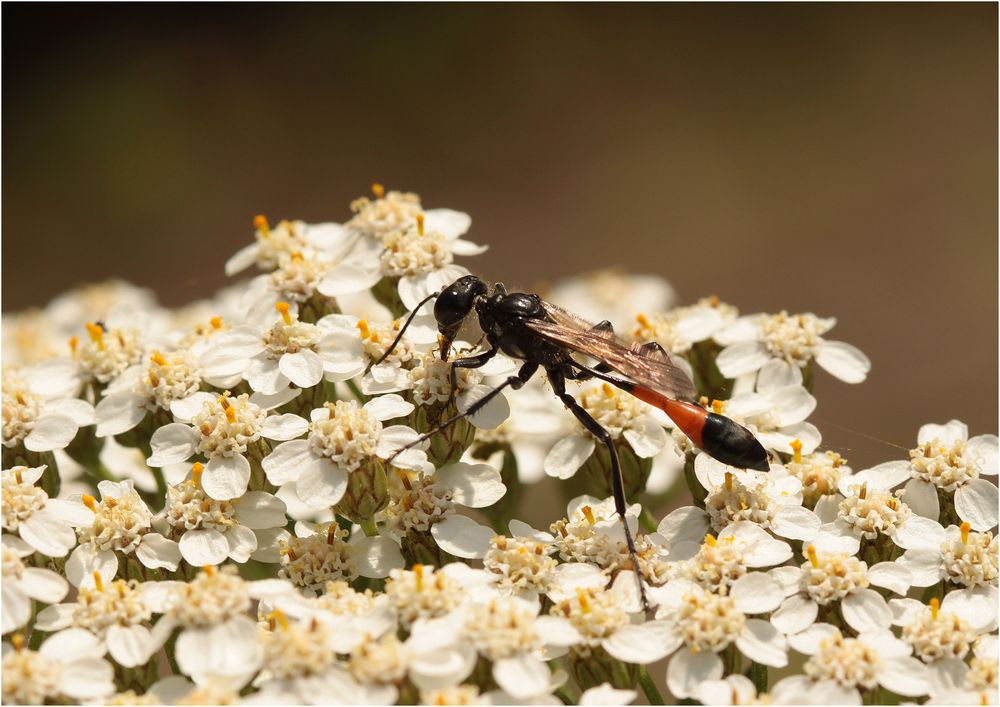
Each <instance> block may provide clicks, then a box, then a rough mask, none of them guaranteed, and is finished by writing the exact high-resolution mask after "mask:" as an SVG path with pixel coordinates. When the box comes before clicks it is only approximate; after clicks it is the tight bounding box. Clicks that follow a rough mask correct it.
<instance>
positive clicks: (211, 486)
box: [201, 454, 250, 501]
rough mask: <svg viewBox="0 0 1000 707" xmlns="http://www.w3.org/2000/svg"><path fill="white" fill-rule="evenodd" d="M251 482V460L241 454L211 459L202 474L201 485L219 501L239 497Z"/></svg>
mask: <svg viewBox="0 0 1000 707" xmlns="http://www.w3.org/2000/svg"><path fill="white" fill-rule="evenodd" d="M249 483H250V462H248V461H247V460H246V457H244V456H243V455H241V454H237V455H236V456H234V457H214V458H212V459H210V460H209V462H208V465H207V466H205V471H204V473H203V474H202V476H201V487H202V488H203V489H204V490H205V493H207V494H208V495H209V496H211V497H212V498H214V499H215V500H217V501H228V500H230V499H233V498H239V497H240V496H242V495H243V494H244V493H246V490H247V484H249Z"/></svg>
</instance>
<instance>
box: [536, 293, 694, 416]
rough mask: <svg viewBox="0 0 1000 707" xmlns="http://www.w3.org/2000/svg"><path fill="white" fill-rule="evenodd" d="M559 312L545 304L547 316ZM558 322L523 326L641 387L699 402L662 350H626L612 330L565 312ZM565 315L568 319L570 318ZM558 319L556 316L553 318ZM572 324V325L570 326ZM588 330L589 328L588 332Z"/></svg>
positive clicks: (633, 347) (635, 346) (638, 346)
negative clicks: (598, 362)
mask: <svg viewBox="0 0 1000 707" xmlns="http://www.w3.org/2000/svg"><path fill="white" fill-rule="evenodd" d="M550 307H551V309H556V310H557V309H558V308H555V307H553V306H552V305H549V304H548V303H546V307H545V309H546V312H547V313H549V314H550V316H552V311H551V310H550ZM558 313H559V314H558V319H560V320H562V322H561V323H560V322H559V321H554V322H548V321H544V320H542V319H527V320H525V321H524V325H525V326H526V327H528V328H529V329H531V330H532V331H534V332H535V333H536V334H538V335H539V336H541V337H543V338H545V339H548V340H549V341H553V342H555V343H557V344H561V345H563V346H565V347H567V348H569V349H572V350H573V351H577V352H579V353H582V354H586V355H588V356H593V357H594V358H596V359H599V360H600V361H603V362H604V363H606V364H608V365H609V366H610V367H611V368H613V369H614V370H616V371H618V372H619V373H621V374H623V375H626V376H628V377H629V378H631V379H632V380H633V381H635V382H636V383H638V384H639V385H641V386H645V387H647V388H652V389H653V390H656V391H659V392H660V393H663V394H665V395H668V396H670V397H671V398H677V399H680V400H696V399H697V397H698V391H697V389H696V388H695V387H694V384H693V383H692V382H691V379H690V378H689V377H688V375H687V373H685V372H684V371H683V370H682V369H681V368H679V367H678V366H677V365H676V364H675V363H674V362H673V361H671V360H670V355H669V354H667V353H666V352H665V351H663V350H662V349H659V350H647V349H642V344H632V345H631V346H626V345H625V344H623V343H622V342H621V341H619V340H618V339H617V338H616V337H615V335H614V334H613V333H612V332H611V331H610V330H609V329H595V328H594V327H593V326H592V325H590V324H589V323H587V322H586V321H584V320H583V319H580V318H579V317H577V316H576V315H573V314H570V313H569V312H566V311H565V310H558ZM563 315H568V318H567V317H566V316H563ZM552 318H553V319H557V316H552ZM571 322H572V324H571ZM585 327H589V328H585Z"/></svg>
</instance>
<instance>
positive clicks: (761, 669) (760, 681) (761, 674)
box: [747, 662, 767, 695]
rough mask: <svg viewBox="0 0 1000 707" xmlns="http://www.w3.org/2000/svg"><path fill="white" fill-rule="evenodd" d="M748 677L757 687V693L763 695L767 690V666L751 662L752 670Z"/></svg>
mask: <svg viewBox="0 0 1000 707" xmlns="http://www.w3.org/2000/svg"><path fill="white" fill-rule="evenodd" d="M747 677H748V678H750V680H751V681H752V682H753V686H754V687H755V688H757V694H758V695H763V694H764V693H765V692H767V666H766V665H761V664H760V663H757V662H752V663H750V670H749V671H748V673H747Z"/></svg>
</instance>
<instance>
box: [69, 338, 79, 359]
mask: <svg viewBox="0 0 1000 707" xmlns="http://www.w3.org/2000/svg"><path fill="white" fill-rule="evenodd" d="M79 345H80V338H79V337H76V336H71V337H69V351H70V353H71V354H73V355H74V356H76V347H77V346H79Z"/></svg>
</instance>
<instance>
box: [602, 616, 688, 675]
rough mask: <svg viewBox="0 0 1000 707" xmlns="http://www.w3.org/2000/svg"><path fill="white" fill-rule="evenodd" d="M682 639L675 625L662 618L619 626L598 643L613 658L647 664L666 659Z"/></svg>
mask: <svg viewBox="0 0 1000 707" xmlns="http://www.w3.org/2000/svg"><path fill="white" fill-rule="evenodd" d="M681 643H683V640H682V639H681V637H680V634H679V633H678V632H677V630H676V628H675V627H674V626H672V625H671V624H668V623H667V622H665V621H647V622H646V623H643V624H630V625H627V626H622V627H621V628H620V629H618V630H617V631H615V632H614V633H613V634H612V635H611V636H610V637H608V638H606V639H604V641H603V642H602V645H603V646H604V649H605V650H606V651H607V652H608V653H610V654H611V656H612V657H613V658H617V659H618V660H622V661H625V662H626V663H636V664H638V665H648V664H649V663H655V662H656V661H658V660H661V659H663V658H666V657H667V656H668V655H670V654H671V653H673V652H674V651H675V650H677V649H678V648H679V647H680V645H681Z"/></svg>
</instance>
